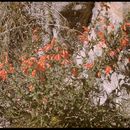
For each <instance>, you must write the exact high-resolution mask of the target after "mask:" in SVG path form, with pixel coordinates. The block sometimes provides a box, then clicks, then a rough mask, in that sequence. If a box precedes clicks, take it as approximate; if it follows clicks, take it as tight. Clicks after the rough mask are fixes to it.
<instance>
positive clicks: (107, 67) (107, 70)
mask: <svg viewBox="0 0 130 130" xmlns="http://www.w3.org/2000/svg"><path fill="white" fill-rule="evenodd" d="M111 71H112V68H111V66H106V68H105V73H106V74H107V75H108V74H110V72H111Z"/></svg>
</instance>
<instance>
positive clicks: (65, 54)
mask: <svg viewBox="0 0 130 130" xmlns="http://www.w3.org/2000/svg"><path fill="white" fill-rule="evenodd" d="M61 56H62V57H63V58H65V59H68V58H69V53H68V51H66V50H63V51H62V52H61Z"/></svg>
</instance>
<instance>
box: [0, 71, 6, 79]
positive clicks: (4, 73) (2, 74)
mask: <svg viewBox="0 0 130 130" xmlns="http://www.w3.org/2000/svg"><path fill="white" fill-rule="evenodd" d="M0 78H1V79H2V80H3V81H4V80H6V78H7V72H6V71H5V70H4V69H3V70H0Z"/></svg>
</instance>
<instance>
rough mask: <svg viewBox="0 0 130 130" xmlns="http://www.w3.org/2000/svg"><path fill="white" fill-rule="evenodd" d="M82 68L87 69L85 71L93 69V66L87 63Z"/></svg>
mask: <svg viewBox="0 0 130 130" xmlns="http://www.w3.org/2000/svg"><path fill="white" fill-rule="evenodd" d="M84 67H85V68H87V69H91V68H92V67H93V64H92V63H87V64H84Z"/></svg>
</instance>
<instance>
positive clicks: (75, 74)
mask: <svg viewBox="0 0 130 130" xmlns="http://www.w3.org/2000/svg"><path fill="white" fill-rule="evenodd" d="M71 73H72V75H73V76H74V77H76V76H77V75H78V69H77V68H72V70H71Z"/></svg>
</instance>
